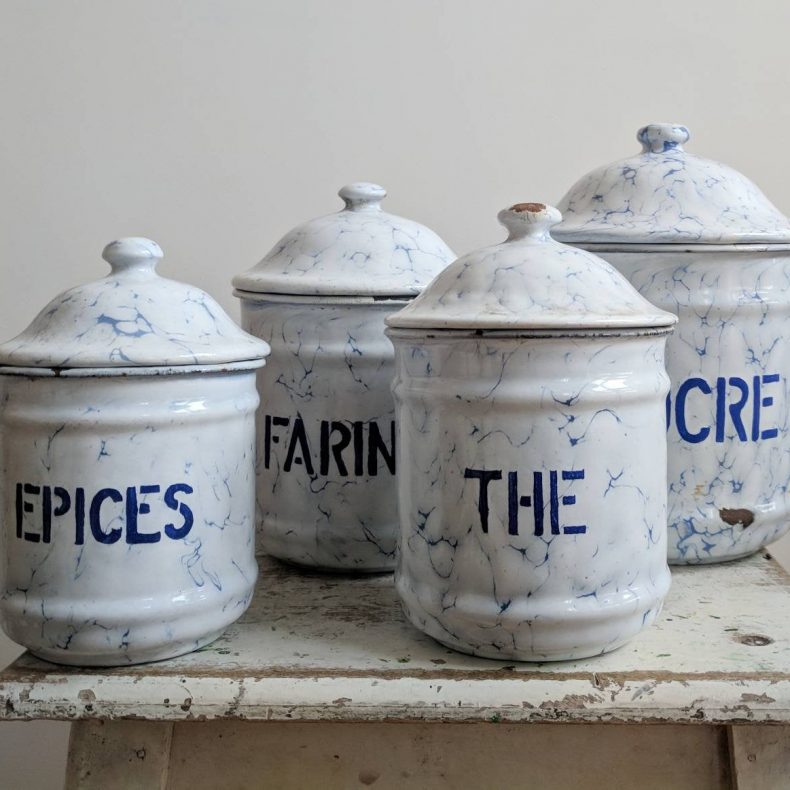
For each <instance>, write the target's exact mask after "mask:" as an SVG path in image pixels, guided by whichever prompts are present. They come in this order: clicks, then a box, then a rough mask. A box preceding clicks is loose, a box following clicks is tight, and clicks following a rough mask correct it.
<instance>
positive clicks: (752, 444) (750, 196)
mask: <svg viewBox="0 0 790 790" xmlns="http://www.w3.org/2000/svg"><path fill="white" fill-rule="evenodd" d="M637 137H638V139H639V141H640V142H641V143H642V151H641V152H640V153H639V154H637V155H636V156H632V157H629V158H628V159H624V160H622V161H619V162H615V163H613V164H611V165H608V166H606V167H602V168H598V169H597V170H594V171H592V172H591V173H589V174H588V175H587V176H585V177H584V178H582V179H581V180H580V181H579V182H578V183H577V184H575V185H574V186H573V187H572V188H571V189H570V191H569V192H568V194H567V195H566V196H565V197H564V198H563V200H562V202H561V204H560V207H561V209H562V211H563V215H564V220H563V222H562V224H561V225H559V226H557V228H556V229H555V231H554V235H555V236H556V237H557V238H558V239H560V240H562V241H566V242H569V243H573V244H575V245H578V246H580V247H583V248H584V249H586V250H590V251H592V252H595V253H596V254H598V255H601V256H602V257H603V258H605V259H606V260H607V261H609V262H610V263H612V264H613V265H614V266H616V267H617V268H618V269H619V270H620V271H621V272H622V273H623V274H625V275H626V277H628V279H629V280H630V281H631V283H632V284H633V285H634V286H635V287H636V288H637V290H638V291H639V292H640V293H641V294H642V295H643V296H644V297H645V298H647V299H649V300H650V301H651V302H653V303H654V304H656V305H658V306H659V307H662V308H663V309H665V310H669V311H671V312H673V313H675V314H676V315H678V316H679V318H680V321H679V324H678V328H677V331H676V332H675V334H674V335H673V336H672V337H671V338H670V340H669V342H668V344H667V370H668V372H669V375H670V379H671V381H672V390H671V394H670V396H669V398H668V400H667V405H666V422H667V427H668V440H669V559H670V562H671V563H677V564H695V563H706V562H719V561H722V560H731V559H735V558H737V557H742V556H745V555H747V554H751V553H752V552H754V551H756V550H757V549H759V548H761V547H762V546H765V545H766V544H768V543H771V542H773V541H774V540H776V539H777V538H779V537H780V536H781V535H783V534H784V533H785V532H786V531H787V529H788V528H789V527H790V513H789V512H788V509H789V507H790V498H789V497H790V494H789V493H788V486H789V485H790V435H789V434H788V428H789V427H790V422H789V416H790V415H789V413H788V408H789V406H788V404H789V403H790V401H789V400H788V379H787V371H788V369H790V344H788V343H787V342H786V341H785V334H786V327H787V326H788V322H790V221H788V219H787V217H785V216H783V215H782V214H781V213H780V212H779V211H778V210H777V209H776V208H775V207H774V206H773V205H772V204H771V203H770V202H769V201H768V200H767V198H766V197H765V196H764V195H763V194H762V192H760V190H759V189H758V188H757V187H756V186H755V185H754V184H753V183H752V182H751V181H749V180H748V179H747V178H745V177H744V176H743V175H741V174H740V173H738V172H737V171H735V170H733V169H732V168H730V167H727V166H726V165H722V164H719V163H718V162H713V161H711V160H709V159H703V158H702V157H699V156H695V155H693V154H690V153H687V152H686V151H685V150H684V148H683V146H684V144H685V143H686V142H687V140H688V139H689V132H688V130H687V129H686V128H685V127H684V126H677V125H671V124H652V125H650V126H645V127H644V128H642V129H640V130H639V132H638V134H637Z"/></svg>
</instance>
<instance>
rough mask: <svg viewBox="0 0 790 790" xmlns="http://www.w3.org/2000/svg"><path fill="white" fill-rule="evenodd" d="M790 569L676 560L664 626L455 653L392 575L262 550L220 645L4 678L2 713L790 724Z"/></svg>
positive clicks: (18, 670) (32, 665)
mask: <svg viewBox="0 0 790 790" xmlns="http://www.w3.org/2000/svg"><path fill="white" fill-rule="evenodd" d="M789 589H790V577H788V576H787V574H785V572H784V571H783V570H782V569H781V568H780V567H779V566H778V565H777V564H776V563H775V562H774V561H773V560H772V559H770V557H769V556H768V555H766V554H758V555H755V556H753V557H751V558H748V559H745V560H740V561H738V562H732V563H725V564H722V565H718V566H710V567H703V568H676V569H674V571H673V586H672V589H671V591H670V593H669V597H668V599H667V603H666V605H665V608H664V611H663V613H662V615H661V616H660V618H659V620H658V622H657V624H656V625H654V626H653V627H652V628H649V629H647V630H646V631H645V632H643V633H642V634H641V635H640V636H639V637H638V638H637V639H635V640H634V641H633V642H631V643H629V644H628V645H627V646H625V647H623V648H621V649H619V650H616V651H614V652H612V653H609V654H606V655H602V656H599V657H596V658H592V659H586V660H581V661H572V662H565V663H545V664H517V663H513V662H505V661H493V660H488V659H481V658H474V657H471V656H464V655H461V654H459V653H455V652H453V651H451V650H448V649H447V648H444V647H442V646H441V645H439V644H438V643H436V642H434V641H433V640H432V639H430V638H429V637H427V636H423V635H422V634H420V633H419V632H418V631H416V630H415V629H413V628H412V627H411V626H409V625H408V623H407V622H406V621H405V620H404V618H403V615H402V614H401V612H400V608H399V606H398V603H397V599H396V595H395V590H394V588H393V586H392V577H391V576H389V575H380V576H372V577H350V576H343V575H332V576H327V575H321V574H316V573H305V572H299V571H296V570H294V569H292V568H289V567H287V566H284V565H280V564H278V563H275V562H274V561H272V560H270V559H267V558H262V561H261V573H260V582H259V588H258V592H257V595H256V597H255V599H254V601H253V603H252V605H251V607H250V609H249V610H248V612H247V613H246V614H245V615H244V617H242V619H241V620H240V621H239V622H238V623H236V624H234V625H233V626H231V627H230V628H229V629H228V630H227V631H226V632H225V634H224V635H223V636H222V637H221V638H220V639H218V640H217V641H216V642H214V643H213V644H211V645H209V646H208V647H205V648H203V649H201V650H199V651H197V652H195V653H192V654H190V655H187V656H183V657H181V658H178V659H173V660H170V661H165V662H160V663H154V664H147V665H143V666H137V667H123V668H107V669H78V668H68V667H58V666H55V665H53V664H48V663H46V662H43V661H39V660H37V659H35V658H33V657H32V656H30V655H28V654H26V655H24V656H22V657H21V658H19V659H18V660H17V661H16V662H15V663H13V664H12V665H11V666H10V667H8V668H7V669H6V670H5V671H4V672H2V673H0V715H1V716H2V717H3V718H5V719H33V718H44V719H91V718H140V719H148V720H170V721H175V720H208V719H219V718H238V719H248V720H302V721H310V720H316V721H319V720H320V721H333V720H338V721H341V720H345V721H391V720H397V721H408V720H411V721H414V720H423V721H440V720H447V721H491V722H499V721H543V722H554V721H559V722H593V721H595V722H630V723H649V722H673V723H727V724H735V723H744V722H755V723H759V722H762V723H765V722H784V723H787V722H790V620H788V618H787V616H786V611H787V603H788V591H789Z"/></svg>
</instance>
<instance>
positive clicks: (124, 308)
mask: <svg viewBox="0 0 790 790" xmlns="http://www.w3.org/2000/svg"><path fill="white" fill-rule="evenodd" d="M103 257H104V260H105V261H107V262H108V263H109V264H110V268H111V271H110V273H109V274H108V275H107V276H106V277H103V278H102V279H100V280H96V281H94V282H90V283H87V284H86V285H78V286H77V287H76V288H72V289H71V290H68V291H65V292H64V293H62V294H60V296H57V297H56V298H55V299H53V300H52V301H51V302H50V303H49V304H48V305H47V306H46V307H45V308H44V309H43V310H42V311H41V312H40V313H39V314H38V315H37V316H36V318H35V319H33V323H31V324H30V326H28V328H27V329H25V331H24V332H22V333H21V334H20V335H17V337H15V338H14V339H13V340H9V341H7V342H5V343H3V344H0V365H2V366H13V367H33V368H129V367H161V366H165V367H170V366H180V365H220V364H227V363H233V362H243V361H249V360H256V359H263V357H265V356H266V355H267V354H268V353H269V346H268V344H267V343H266V342H264V341H263V340H258V339H257V338H255V337H252V336H251V335H248V334H247V333H246V332H244V331H242V330H241V329H240V328H239V327H238V326H237V325H236V324H235V323H234V322H233V320H232V319H231V318H230V317H229V316H228V315H227V313H225V311H224V310H223V309H222V308H221V307H220V306H219V305H218V304H217V302H215V301H214V299H212V298H211V297H210V296H209V295H208V294H207V293H205V292H204V291H201V290H200V289H199V288H195V287H194V286H191V285H185V284H184V283H180V282H176V281H174V280H167V279H165V278H164V277H160V276H159V275H158V274H157V273H156V265H157V263H158V262H159V261H160V260H161V259H162V257H163V253H162V249H161V248H160V246H159V245H158V244H157V243H156V242H154V241H151V240H150V239H142V238H127V239H120V240H118V241H114V242H112V243H111V244H108V245H107V246H106V247H105V248H104V253H103Z"/></svg>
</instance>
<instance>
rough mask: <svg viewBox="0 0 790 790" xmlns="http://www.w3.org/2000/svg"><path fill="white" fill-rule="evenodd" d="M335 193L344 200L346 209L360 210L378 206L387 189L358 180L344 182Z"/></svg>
mask: <svg viewBox="0 0 790 790" xmlns="http://www.w3.org/2000/svg"><path fill="white" fill-rule="evenodd" d="M337 194H338V195H340V197H341V198H343V200H344V201H345V203H346V209H349V210H350V211H362V210H364V209H378V208H380V203H381V201H382V200H384V198H385V197H387V190H386V189H384V187H380V186H379V185H378V184H370V183H368V182H367V181H358V182H356V183H355V184H346V186H344V187H343V188H342V189H341V190H340V191H339V192H338V193H337Z"/></svg>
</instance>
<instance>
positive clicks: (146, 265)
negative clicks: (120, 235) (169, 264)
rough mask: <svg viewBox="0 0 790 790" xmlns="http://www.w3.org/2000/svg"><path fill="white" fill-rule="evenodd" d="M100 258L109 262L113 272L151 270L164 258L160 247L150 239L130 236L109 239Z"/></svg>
mask: <svg viewBox="0 0 790 790" xmlns="http://www.w3.org/2000/svg"><path fill="white" fill-rule="evenodd" d="M102 258H104V260H105V261H107V263H109V264H110V267H111V268H112V270H113V272H115V273H116V274H120V273H121V272H125V271H131V270H134V271H153V270H154V269H155V268H156V265H157V263H159V261H161V260H162V258H164V253H163V252H162V248H161V247H160V246H159V245H158V244H157V243H156V242H155V241H151V239H145V238H142V237H140V236H130V237H128V238H124V239H118V240H117V241H111V242H110V243H109V244H108V245H107V246H106V247H105V248H104V251H103V252H102Z"/></svg>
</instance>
